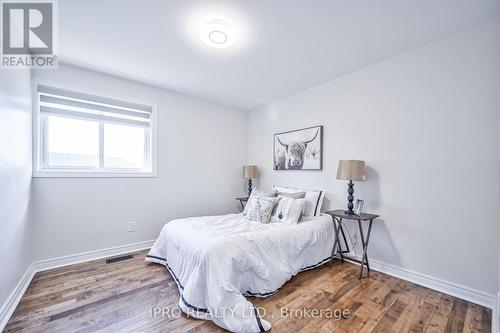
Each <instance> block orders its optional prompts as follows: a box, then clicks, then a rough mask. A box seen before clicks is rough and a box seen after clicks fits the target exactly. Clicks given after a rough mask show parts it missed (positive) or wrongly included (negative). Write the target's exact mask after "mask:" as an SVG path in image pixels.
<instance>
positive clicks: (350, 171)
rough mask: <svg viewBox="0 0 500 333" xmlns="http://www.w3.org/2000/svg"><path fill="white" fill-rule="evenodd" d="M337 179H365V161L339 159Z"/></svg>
mask: <svg viewBox="0 0 500 333" xmlns="http://www.w3.org/2000/svg"><path fill="white" fill-rule="evenodd" d="M337 179H339V180H366V175H365V161H359V160H340V161H339V167H338V169H337Z"/></svg>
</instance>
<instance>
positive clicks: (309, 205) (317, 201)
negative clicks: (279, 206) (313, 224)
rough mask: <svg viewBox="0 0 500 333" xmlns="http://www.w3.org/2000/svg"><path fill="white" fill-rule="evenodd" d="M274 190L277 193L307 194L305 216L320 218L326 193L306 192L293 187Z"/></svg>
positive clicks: (274, 187) (274, 188)
mask: <svg viewBox="0 0 500 333" xmlns="http://www.w3.org/2000/svg"><path fill="white" fill-rule="evenodd" d="M273 190H275V191H277V192H287V193H297V192H304V191H305V192H306V196H305V199H306V206H305V208H304V216H319V215H320V214H321V205H322V204H323V198H324V196H325V193H324V192H323V191H321V190H306V189H299V188H292V187H280V186H273Z"/></svg>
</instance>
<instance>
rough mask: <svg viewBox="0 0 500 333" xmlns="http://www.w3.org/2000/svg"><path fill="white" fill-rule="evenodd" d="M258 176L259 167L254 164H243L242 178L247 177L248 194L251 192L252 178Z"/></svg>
mask: <svg viewBox="0 0 500 333" xmlns="http://www.w3.org/2000/svg"><path fill="white" fill-rule="evenodd" d="M258 177H259V169H258V168H257V166H256V165H245V166H244V167H243V178H245V179H248V196H250V193H252V178H258Z"/></svg>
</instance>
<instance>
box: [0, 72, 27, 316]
mask: <svg viewBox="0 0 500 333" xmlns="http://www.w3.org/2000/svg"><path fill="white" fill-rule="evenodd" d="M30 78H31V74H30V72H29V71H25V70H3V71H2V73H1V75H0V262H1V263H2V269H1V273H0V307H1V306H2V304H4V302H5V301H6V300H7V297H8V296H9V295H10V293H11V292H12V290H13V289H14V287H15V286H16V285H17V283H18V282H19V280H20V279H21V277H22V275H23V274H24V272H25V271H26V269H27V268H28V266H29V265H30V264H31V261H32V243H33V242H32V238H31V235H32V232H33V230H32V227H33V226H32V224H31V223H30V222H28V221H29V219H28V212H29V209H28V206H29V196H30V184H31V80H30Z"/></svg>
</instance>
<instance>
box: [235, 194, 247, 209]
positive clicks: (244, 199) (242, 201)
mask: <svg viewBox="0 0 500 333" xmlns="http://www.w3.org/2000/svg"><path fill="white" fill-rule="evenodd" d="M248 198H249V197H248V196H246V197H237V198H236V200H238V201H239V202H240V205H241V209H245V205H244V204H243V203H244V202H247V201H248Z"/></svg>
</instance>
